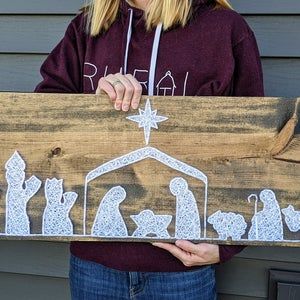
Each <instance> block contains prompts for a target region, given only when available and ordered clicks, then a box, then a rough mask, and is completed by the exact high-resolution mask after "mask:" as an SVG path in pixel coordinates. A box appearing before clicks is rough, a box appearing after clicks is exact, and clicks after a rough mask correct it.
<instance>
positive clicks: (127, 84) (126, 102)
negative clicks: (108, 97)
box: [115, 73, 134, 111]
mask: <svg viewBox="0 0 300 300" xmlns="http://www.w3.org/2000/svg"><path fill="white" fill-rule="evenodd" d="M116 78H117V80H119V81H120V82H121V84H117V85H115V89H116V90H117V89H118V88H121V86H123V87H122V88H123V89H124V91H123V92H124V93H123V99H122V98H121V99H118V98H117V100H116V105H115V108H116V109H121V108H122V110H123V111H128V110H129V108H130V105H131V100H132V96H133V94H134V86H133V85H132V84H131V81H130V80H129V79H128V78H127V77H126V76H125V75H122V74H120V73H119V74H116ZM119 100H120V101H119Z"/></svg>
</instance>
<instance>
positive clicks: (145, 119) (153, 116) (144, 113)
mask: <svg viewBox="0 0 300 300" xmlns="http://www.w3.org/2000/svg"><path fill="white" fill-rule="evenodd" d="M126 119H128V120H130V121H133V122H136V123H138V124H139V128H144V136H145V142H146V145H148V144H149V140H150V135H151V129H152V128H155V129H158V125H157V123H160V122H163V121H166V120H168V118H167V117H164V116H158V115H157V110H152V108H151V103H150V100H149V99H147V102H146V106H145V110H142V109H139V115H135V116H129V117H127V118H126Z"/></svg>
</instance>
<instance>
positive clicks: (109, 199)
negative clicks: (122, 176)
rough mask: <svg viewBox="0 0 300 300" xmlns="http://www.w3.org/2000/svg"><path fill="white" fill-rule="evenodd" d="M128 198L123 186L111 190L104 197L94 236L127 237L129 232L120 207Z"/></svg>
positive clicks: (93, 232)
mask: <svg viewBox="0 0 300 300" xmlns="http://www.w3.org/2000/svg"><path fill="white" fill-rule="evenodd" d="M125 198H126V191H125V190H124V188H122V187H121V186H116V187H113V188H111V189H110V190H109V191H108V192H107V193H106V194H105V196H104V197H103V199H102V201H101V203H100V205H99V208H98V211H97V215H96V218H95V221H94V224H93V227H92V235H93V236H102V237H127V236H128V231H127V227H126V224H125V222H124V220H123V217H122V215H121V213H120V210H119V205H120V203H121V202H123V201H124V200H125Z"/></svg>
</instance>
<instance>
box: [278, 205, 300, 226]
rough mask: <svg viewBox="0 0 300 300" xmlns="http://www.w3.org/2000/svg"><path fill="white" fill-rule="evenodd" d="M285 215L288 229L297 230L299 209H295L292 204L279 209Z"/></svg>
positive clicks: (299, 222) (299, 219)
mask: <svg viewBox="0 0 300 300" xmlns="http://www.w3.org/2000/svg"><path fill="white" fill-rule="evenodd" d="M281 211H282V213H283V214H284V216H285V223H286V225H287V226H288V228H289V230H290V231H292V232H297V231H299V230H300V211H296V210H295V208H294V206H293V205H289V206H288V207H287V208H284V209H282V210H281Z"/></svg>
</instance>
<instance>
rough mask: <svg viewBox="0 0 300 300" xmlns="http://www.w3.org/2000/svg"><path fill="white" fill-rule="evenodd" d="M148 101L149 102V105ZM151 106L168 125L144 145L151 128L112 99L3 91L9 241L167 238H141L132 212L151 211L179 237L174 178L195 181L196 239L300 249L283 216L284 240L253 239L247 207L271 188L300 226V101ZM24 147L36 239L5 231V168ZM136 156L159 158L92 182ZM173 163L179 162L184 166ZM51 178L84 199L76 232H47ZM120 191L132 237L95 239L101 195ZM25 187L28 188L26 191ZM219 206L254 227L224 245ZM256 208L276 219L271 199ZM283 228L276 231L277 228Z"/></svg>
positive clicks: (0, 180)
mask: <svg viewBox="0 0 300 300" xmlns="http://www.w3.org/2000/svg"><path fill="white" fill-rule="evenodd" d="M145 100H146V98H144V99H143V101H142V103H141V108H142V109H144V107H145V103H146V101H145ZM150 100H151V101H150V102H149V103H150V104H151V107H152V109H153V110H157V115H159V116H165V117H167V118H168V120H166V121H164V122H161V123H159V124H158V130H156V129H153V130H152V131H151V137H150V142H149V145H145V141H144V130H143V128H139V127H138V124H137V123H135V122H132V121H130V120H128V119H126V117H128V116H133V115H138V114H139V112H138V111H130V112H128V113H123V112H117V111H115V110H113V109H112V106H111V104H110V103H109V101H108V100H107V99H106V98H105V97H103V96H95V95H70V94H68V95H63V94H16V93H1V94H0V102H1V106H0V139H1V152H0V165H1V170H2V172H0V232H2V234H1V235H0V238H3V239H37V240H40V239H42V240H62V241H69V240H103V241H107V240H116V241H117V240H118V241H119V240H122V241H123V240H124V241H133V240H134V241H154V240H157V239H158V238H157V235H156V234H153V233H152V234H151V233H149V234H147V236H142V237H132V235H133V234H134V232H136V229H137V225H136V224H135V222H134V221H133V219H132V218H131V217H130V216H131V215H138V214H139V213H140V212H141V211H143V210H146V209H147V210H152V211H153V212H154V213H155V215H156V217H157V215H164V216H172V221H171V222H170V225H169V226H168V233H169V235H170V236H169V237H165V236H164V237H163V238H161V239H162V240H166V241H173V240H174V239H175V236H176V235H175V232H176V230H177V229H176V228H175V227H176V226H175V225H176V223H175V222H176V208H177V206H176V203H178V201H179V200H178V199H176V197H175V196H174V195H172V194H171V193H170V187H169V185H170V182H171V181H172V179H173V178H174V177H180V178H184V179H185V180H186V181H187V182H188V188H189V191H191V192H192V195H193V196H194V198H195V200H196V201H197V209H198V212H199V216H200V223H201V224H200V225H201V226H200V229H199V231H200V233H201V235H200V238H196V239H194V238H193V239H192V240H195V241H200V240H201V241H208V242H212V243H222V244H225V243H227V244H249V245H282V246H300V230H298V231H296V232H292V231H291V230H290V227H289V226H288V224H289V222H286V219H285V215H284V214H283V213H280V212H279V214H280V218H281V222H282V223H281V224H282V225H281V227H282V228H281V230H282V238H275V239H273V240H272V239H269V238H268V239H263V240H261V238H251V239H250V240H249V232H250V230H251V227H252V231H253V228H254V226H256V227H255V228H258V227H259V226H258V224H257V223H255V222H257V219H253V216H254V213H255V211H254V208H255V203H254V201H253V202H251V203H249V202H248V197H249V196H250V195H251V194H255V195H256V197H257V198H256V199H257V200H259V197H258V196H259V195H260V196H263V195H264V191H266V190H268V191H269V195H270V193H271V192H272V193H273V194H272V193H271V195H273V196H274V197H276V200H277V202H278V205H279V206H280V209H284V208H287V207H288V206H289V205H293V207H294V209H295V210H296V211H295V213H294V214H291V216H296V217H295V219H294V223H293V225H294V226H296V227H297V226H299V227H300V221H299V224H297V222H298V221H297V220H298V219H297V213H298V216H299V210H300V204H299V203H300V202H299V199H300V185H299V182H300V136H294V135H293V132H294V128H295V127H296V125H297V122H298V117H299V115H300V105H299V102H300V99H296V98H294V99H292V98H291V99H283V98H256V97H249V98H246V97H245V98H229V97H172V98H168V97H151V99H150ZM15 151H18V153H19V155H20V156H21V158H22V159H23V161H24V162H25V163H26V169H25V172H26V179H25V180H27V179H28V178H29V177H31V176H32V175H35V176H36V177H37V178H39V180H40V181H41V187H40V188H39V189H38V192H37V193H36V194H35V195H34V196H33V197H32V198H30V200H29V202H28V204H27V207H26V209H27V214H28V216H29V220H30V234H14V233H13V232H8V231H7V228H6V225H7V224H6V223H7V219H8V218H7V207H8V205H7V204H6V202H7V199H8V198H9V196H8V194H9V190H10V189H9V185H8V181H7V179H6V175H7V170H6V168H5V165H6V163H7V161H8V160H9V158H10V157H12V155H13V154H14V152H15ZM134 151H137V153H138V154H134V155H141V153H144V154H145V153H146V154H147V153H148V154H149V153H150V156H149V155H148V156H147V155H146V156H147V158H146V156H145V158H146V159H141V160H140V161H134V163H132V164H129V163H128V164H127V165H122V164H121V165H122V167H121V168H119V169H117V168H116V169H115V170H111V171H110V172H108V173H105V174H102V175H101V176H98V177H97V176H94V177H95V178H93V179H92V180H90V181H88V180H87V178H88V174H89V175H93V173H91V171H92V170H96V171H95V172H96V173H97V170H98V171H99V166H101V165H103V164H105V163H108V162H110V161H111V160H115V159H117V158H118V157H122V156H125V159H132V157H131V158H130V156H128V153H133V152H134ZM135 153H136V152H135ZM161 153H163V154H161ZM151 155H152V156H151ZM151 157H152V158H151ZM155 157H156V159H153V158H155ZM158 157H160V159H157V158H158ZM172 159H173V163H172ZM162 160H163V163H162ZM174 160H175V163H174ZM121 161H122V160H120V161H119V163H120V162H121ZM178 162H179V163H178ZM170 164H171V165H172V164H173V167H174V166H177V170H175V169H176V168H175V169H174V168H172V167H170ZM187 165H188V166H190V167H194V168H195V169H197V170H198V173H197V174H203V175H205V178H206V179H207V181H206V182H204V181H205V180H202V181H201V180H199V178H198V179H197V178H195V177H192V176H189V175H187V173H186V174H183V173H182V171H180V170H187V169H186V166H187ZM184 166H185V167H184ZM96 173H94V174H96ZM99 174H100V173H99V172H98V175H99ZM52 178H57V179H63V188H64V192H75V193H77V195H78V198H77V199H76V202H75V204H74V206H73V207H72V209H71V211H70V219H71V220H72V223H73V228H74V232H73V234H72V235H66V234H64V235H58V234H51V235H49V234H42V232H43V227H42V224H43V218H44V217H43V213H44V210H45V207H46V204H47V203H46V197H45V187H46V180H47V179H52ZM90 178H91V176H90ZM202 179H204V177H203V178H202ZM119 185H120V186H122V187H123V188H124V189H125V190H126V199H125V200H124V201H123V202H122V203H120V212H121V215H122V217H123V221H124V223H125V224H126V227H127V230H128V237H124V236H113V237H109V236H108V237H103V236H94V235H93V236H91V233H92V229H93V223H94V221H95V220H96V216H97V210H98V207H99V204H100V203H101V199H103V198H104V196H105V194H106V193H107V192H108V191H109V190H111V188H113V187H116V186H119ZM25 187H26V186H25V185H24V184H23V185H22V188H24V189H25ZM85 187H86V189H85ZM260 193H262V194H260ZM253 199H254V200H255V197H254V198H253V197H252V200H253ZM177 200H178V201H177ZM250 200H251V199H250ZM260 200H261V199H260ZM273 200H274V199H273ZM206 202H207V205H205V203H206ZM264 205H266V203H265V204H264ZM273 209H275V208H274V207H273ZM218 210H221V211H222V212H224V213H229V212H234V213H236V214H240V215H241V216H242V217H243V219H244V220H245V222H246V223H247V224H246V228H245V230H244V233H243V234H242V236H241V237H240V238H237V237H234V238H233V237H232V236H229V237H228V238H227V239H226V240H223V239H222V240H221V239H220V236H219V235H218V234H217V232H216V230H215V229H214V228H213V225H212V224H210V223H209V222H207V218H208V217H209V216H211V215H212V214H214V213H215V212H217V211H218ZM277 210H278V209H277ZM256 212H257V213H258V214H260V217H261V216H263V214H264V212H265V213H266V216H268V211H267V210H266V207H265V206H263V201H257V208H256ZM269 213H270V212H269ZM223 216H225V215H223ZM226 216H227V217H228V214H227V215H226ZM231 216H232V215H231ZM256 216H259V215H256ZM84 219H85V220H86V222H84ZM155 220H158V219H157V218H156V219H155ZM295 220H296V221H295ZM224 222H225V221H224ZM295 222H296V224H295ZM222 224H223V225H224V223H222ZM219 225H220V224H219ZM277 225H278V224H277ZM228 226H229V225H228ZM233 227H235V225H234V226H233ZM237 227H238V226H237ZM260 227H261V225H260ZM260 227H259V228H260ZM275 227H276V226H275ZM275 227H274V228H275ZM277 227H278V226H277ZM296 229H297V228H296ZM299 229H300V228H299ZM232 230H234V229H231V231H232ZM221 231H222V229H221ZM229 231H230V230H229ZM274 232H275V233H274ZM274 232H273V233H274V234H275V235H276V229H274ZM84 233H85V235H84ZM222 233H224V232H222ZM277 233H278V232H277ZM256 237H258V235H256ZM223 238H224V237H223Z"/></svg>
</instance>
